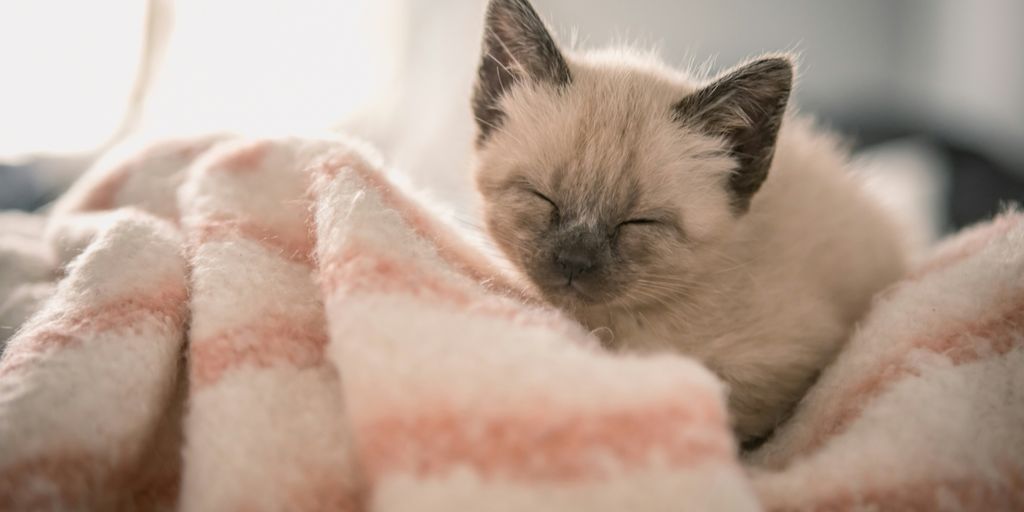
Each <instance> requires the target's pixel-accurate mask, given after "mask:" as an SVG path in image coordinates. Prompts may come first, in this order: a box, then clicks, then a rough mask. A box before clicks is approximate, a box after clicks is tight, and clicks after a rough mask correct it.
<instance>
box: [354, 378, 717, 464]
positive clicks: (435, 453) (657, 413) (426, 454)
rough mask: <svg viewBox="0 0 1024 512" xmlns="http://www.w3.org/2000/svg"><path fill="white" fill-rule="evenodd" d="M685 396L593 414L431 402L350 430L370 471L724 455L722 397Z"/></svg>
mask: <svg viewBox="0 0 1024 512" xmlns="http://www.w3.org/2000/svg"><path fill="white" fill-rule="evenodd" d="M673 400H678V398H675V399H673ZM687 400H688V401H687V403H686V404H685V405H682V404H679V403H678V402H672V403H663V404H658V405H653V406H647V407H641V408H637V409H633V410H624V411H610V412H600V413H582V412H574V411H566V410H565V409H563V408H561V407H549V406H544V405H538V406H537V408H536V409H534V410H529V411H520V412H518V413H516V412H512V413H506V414H503V415H502V416H500V417H492V418H481V417H479V416H478V415H475V414H473V413H472V412H469V413H459V412H455V411H451V410H447V409H446V408H445V406H443V405H440V404H435V405H434V406H433V407H431V408H430V409H429V412H421V413H420V414H403V415H400V416H398V415H396V416H391V417H385V418H379V419H374V420H371V421H368V422H364V423H362V424H360V425H357V432H356V439H357V441H358V449H359V454H360V457H361V460H362V462H363V463H364V464H365V466H366V469H367V470H368V473H369V475H370V478H372V479H380V478H382V477H385V476H387V475H388V474H389V473H408V474H412V475H416V476H419V477H423V476H428V475H433V476H438V475H442V474H444V473H445V472H447V471H449V470H451V469H454V468H456V467H460V466H469V467H470V468H472V469H473V470H475V471H477V472H479V473H480V474H481V475H482V476H483V477H485V478H506V479H515V480H527V481H577V480H586V479H601V478H614V477H616V476H619V473H618V471H619V470H629V469H634V468H644V467H652V468H653V467H659V466H660V464H666V465H668V466H669V467H672V468H682V467H687V468H689V467H694V466H697V465H701V464H707V463H710V462H716V463H720V464H731V463H732V459H733V455H734V447H733V444H732V439H731V437H730V436H729V435H728V434H727V432H726V425H725V414H724V412H723V411H722V407H721V405H720V404H719V403H718V402H717V401H716V400H713V399H711V398H710V397H708V396H707V395H705V394H699V395H696V396H688V397H687ZM609 466H611V467H609Z"/></svg>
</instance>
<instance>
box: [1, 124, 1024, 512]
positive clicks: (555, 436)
mask: <svg viewBox="0 0 1024 512" xmlns="http://www.w3.org/2000/svg"><path fill="white" fill-rule="evenodd" d="M446 219H447V216H446V215H445V214H444V212H442V211H440V210H439V209H438V208H436V206H435V205H433V204H432V203H431V202H430V201H429V200H427V199H425V198H423V197H421V196H420V195H418V194H417V193H416V192H415V191H414V190H412V189H410V188H409V187H407V186H402V185H400V184H399V182H398V181H396V180H395V179H394V178H393V177H392V175H391V174H390V173H388V172H386V171H385V170H384V169H383V168H382V167H381V165H380V164H379V163H378V162H377V161H376V159H374V158H373V157H372V156H370V153H369V151H367V150H366V149H365V148H362V147H360V146H359V145H358V144H356V143H353V142H350V141H342V140H329V139H324V140H312V139H279V140H278V139H275V140H247V139H235V138H230V137H219V136H217V137H206V138H196V139H189V140H181V141H163V142H160V143H157V144H152V145H147V146H144V147H135V148H132V147H130V146H129V147H123V148H121V149H119V150H117V151H115V152H112V153H111V154H110V155H108V156H107V157H105V158H104V159H102V160H101V161H100V162H98V163H97V164H96V165H95V166H94V167H93V168H92V169H91V170H90V171H88V173H87V174H86V175H84V176H83V177H82V178H81V180H80V181H79V182H78V183H76V185H75V186H74V187H73V188H72V189H71V190H70V191H68V193H67V194H66V195H65V196H64V197H63V198H62V199H61V200H60V201H59V203H58V204H57V205H56V206H55V208H54V209H53V211H52V213H51V214H50V216H49V218H48V219H46V221H45V225H43V224H41V221H39V220H38V219H12V218H11V217H9V216H8V217H3V218H0V227H3V234H2V235H0V258H3V261H5V262H9V263H10V264H9V265H8V264H7V263H5V269H3V271H2V273H0V285H2V286H3V289H0V305H3V309H0V315H6V316H3V317H2V318H3V319H4V320H3V321H4V322H5V323H6V325H7V326H8V327H9V328H10V329H12V330H13V331H14V332H15V334H14V335H13V336H12V337H11V338H10V339H9V340H8V341H7V343H6V346H5V347H4V350H3V356H2V360H0V509H2V510H187V511H192V510H341V511H396V512H399V511H425V512H430V511H453V510H456V511H462V510H467V511H468V510H473V511H513V510H514V511H521V510H530V511H624V510H626V511H670V510H671V511H675V510H729V511H732V510H736V511H746V510H780V511H781V510H1012V509H1024V392H1022V391H1021V390H1024V216H1022V215H1021V214H1019V213H1014V212H1012V211H1009V212H1007V213H1005V214H1003V215H1002V216H1000V217H999V218H997V219H995V220H993V221H991V222H989V223H986V224H983V225H980V226H978V227H976V228H973V229H971V230H968V231H966V232H964V233H961V234H959V235H957V236H955V237H953V238H951V239H950V240H947V241H946V242H945V243H944V244H943V245H941V246H940V247H938V248H936V249H935V250H934V252H933V254H932V255H931V256H930V257H929V258H927V259H926V260H925V261H924V262H923V263H922V264H921V265H919V266H918V267H917V268H916V270H915V271H914V273H913V274H912V275H910V276H908V277H907V278H906V279H905V280H904V281H902V282H900V283H898V284H897V285H895V286H893V287H892V288H890V289H888V290H886V291H885V292H884V293H882V294H881V296H879V297H878V298H877V299H876V301H875V304H874V306H873V308H872V311H871V313H870V314H869V315H868V316H867V318H865V319H864V320H863V322H862V323H861V325H860V326H859V328H858V329H857V331H856V333H855V334H854V335H853V337H852V339H851V340H850V342H849V344H848V346H847V347H846V349H845V350H844V351H843V352H842V354H841V355H840V356H839V358H838V359H837V361H836V362H835V363H834V364H833V365H832V366H831V367H829V368H828V369H827V370H826V371H825V372H824V373H823V374H822V376H821V378H820V381H819V382H818V383H817V384H816V385H815V386H814V388H813V389H812V391H811V392H810V394H809V395H808V396H807V397H806V399H805V400H804V401H803V402H802V403H801V404H800V407H799V408H798V410H797V411H796V413H795V414H794V416H793V417H792V418H791V419H790V420H789V421H788V422H787V423H786V424H784V425H783V426H781V427H780V429H779V430H778V432H777V434H776V435H775V436H774V437H773V438H772V439H771V440H770V441H769V442H768V443H767V444H765V445H764V446H763V447H762V448H761V449H760V450H758V451H757V452H755V453H753V454H749V455H748V456H745V457H744V458H742V459H741V457H740V456H739V454H738V449H737V446H736V443H735V440H734V439H733V438H732V436H731V434H730V431H729V428H728V418H727V414H726V410H725V406H724V401H723V397H724V396H725V394H726V393H727V392H728V390H727V389H725V388H724V387H723V386H722V385H721V384H720V383H719V381H718V380H717V379H715V377H714V376H713V375H712V374H710V373H709V372H708V371H707V370H705V369H704V368H703V367H702V366H701V365H699V364H698V363H696V362H695V361H692V360H689V359H687V358H686V357H683V356H679V355H660V356H644V357H640V356H633V355H623V354H612V353H608V352H606V351H604V350H602V349H601V348H600V346H599V345H598V344H597V343H596V341H595V340H594V339H593V338H592V337H591V336H590V334H589V333H587V332H584V331H583V330H582V329H581V328H580V327H579V326H578V325H576V324H574V323H573V322H572V321H571V320H569V319H567V318H566V317H564V316H562V315H561V314H559V313H558V312H557V311H554V310H551V309H549V308H546V307H544V306H543V305H542V304H540V303H539V302H538V301H536V300H535V299H534V298H533V297H532V295H531V294H530V292H529V291H528V289H527V288H526V287H523V286H520V284H519V283H517V282H516V281H515V280H514V279H513V278H512V277H511V276H510V274H509V273H507V272H505V271H503V270H502V269H503V267H502V266H501V264H500V262H497V261H494V260H492V259H491V258H490V257H489V256H488V254H489V253H488V252H487V251H485V250H481V249H480V248H479V247H477V246H476V245H475V244H473V243H471V242H469V241H468V240H471V239H472V237H468V236H467V235H466V233H464V230H463V229H460V228H459V227H456V225H455V224H452V223H449V222H447V220H446ZM15 220H22V221H27V222H30V223H35V224H32V225H30V226H29V227H28V228H24V227H23V228H21V229H11V228H10V226H11V225H14V224H16V223H15V222H14V221H15ZM18 225H20V226H25V225H26V224H25V223H24V222H22V223H20V224H18ZM40 233H42V236H40ZM12 269H13V270H12ZM25 269H27V270H25ZM26 317H28V319H27V320H25V321H24V322H23V323H22V320H23V319H24V318H26ZM12 324H13V325H12ZM0 339H2V338H0Z"/></svg>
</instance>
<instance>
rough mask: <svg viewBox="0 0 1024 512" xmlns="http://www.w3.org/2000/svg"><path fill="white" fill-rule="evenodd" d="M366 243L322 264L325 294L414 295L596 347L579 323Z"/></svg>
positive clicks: (432, 303)
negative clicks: (474, 287) (454, 279)
mask: <svg viewBox="0 0 1024 512" xmlns="http://www.w3.org/2000/svg"><path fill="white" fill-rule="evenodd" d="M370 247H371V246H370V245H368V244H363V243H360V242H359V241H356V240H353V241H351V242H350V243H349V244H348V245H347V246H346V247H345V248H343V249H342V250H341V251H339V252H338V253H337V254H335V255H334V258H333V259H331V260H328V261H324V262H321V269H322V270H321V273H320V279H321V280H322V287H323V290H324V294H325V295H326V296H329V297H339V298H344V297H348V298H355V297H358V296H360V295H376V296H380V295H386V294H393V295H403V296H407V297H415V298H417V299H419V300H421V301H422V302H423V304H425V305H427V304H429V305H430V307H437V306H443V307H448V308H451V309H454V310H456V311H462V312H465V313H467V314H472V315H482V316H487V317H490V318H497V319H500V320H502V321H506V322H509V323H512V324H515V325H523V326H534V327H541V328H544V329H547V330H549V331H551V332H553V333H555V334H557V335H559V336H562V337H563V338H565V339H566V340H567V341H570V342H574V343H577V344H581V345H584V346H593V345H595V341H594V340H593V339H591V338H590V337H588V336H586V334H585V333H584V332H583V330H582V329H580V328H579V327H577V324H575V323H574V322H571V321H569V320H568V319H566V318H564V317H563V316H561V314H560V313H558V312H555V311H552V310H549V309H543V308H536V307H531V306H527V305H523V304H520V303H518V302H512V301H511V299H507V298H503V297H500V296H495V295H490V294H488V293H486V292H483V291H480V292H476V291H475V290H471V289H467V287H466V286H460V285H459V284H457V283H454V282H452V280H451V279H446V278H442V277H440V276H438V275H437V274H436V273H434V272H430V271H429V270H427V269H425V268H423V266H422V265H421V264H420V262H418V261H415V260H412V259H405V258H402V259H399V258H395V257H392V256H390V254H389V253H390V252H391V251H386V250H380V249H377V250H375V249H372V248H370ZM341 309H342V310H343V309H344V306H341Z"/></svg>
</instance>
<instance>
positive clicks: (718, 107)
mask: <svg viewBox="0 0 1024 512" xmlns="http://www.w3.org/2000/svg"><path fill="white" fill-rule="evenodd" d="M792 74H793V72H792V64H791V62H790V60H789V59H788V58H786V57H778V56H775V57H767V58H762V59H760V60H756V61H753V62H750V63H748V64H746V65H743V66H740V67H738V68H736V69H734V70H732V71H730V72H728V73H726V74H724V75H723V76H721V77H719V78H718V79H716V80H714V81H712V82H711V83H710V84H706V85H703V86H697V85H694V84H691V83H689V82H688V81H687V80H686V79H685V78H684V77H682V76H680V75H677V74H675V73H674V72H672V71H669V70H666V69H663V68H661V67H659V66H658V65H656V64H645V63H644V62H643V61H641V60H638V59H635V58H632V57H628V56H625V57H618V58H616V57H608V56H603V57H601V56H598V57H595V56H588V57H580V58H576V57H573V58H570V57H569V56H567V55H566V54H565V53H563V52H562V51H560V50H559V48H558V46H557V45H556V43H555V42H554V40H553V39H552V37H551V35H550V34H549V33H548V31H547V29H546V28H545V26H544V23H543V22H542V21H541V20H540V18H539V17H538V15H537V13H536V12H535V11H534V10H533V8H532V7H531V6H530V4H529V3H528V2H527V1H526V0H492V1H491V2H490V5H489V6H488V9H487V17H486V25H485V29H484V38H483V56H482V60H481V63H480V68H479V74H478V80H477V83H476V87H475V90H474V94H473V110H474V114H475V116H476V119H477V126H478V133H477V140H476V147H477V155H476V157H477V158H476V179H477V184H478V188H479V190H480V192H481V193H482V194H483V196H484V199H485V201H484V204H485V217H486V223H487V227H488V230H489V231H490V233H491V235H492V237H493V238H494V239H495V240H496V241H497V243H498V245H499V246H500V247H501V248H502V250H503V251H504V252H505V253H506V254H507V255H508V256H509V258H510V259H511V260H512V262H513V263H515V264H516V265H517V266H518V267H519V268H520V269H521V270H522V271H523V272H524V273H525V274H527V275H528V276H529V277H530V278H531V280H532V281H533V282H534V283H535V284H536V285H537V287H538V288H539V289H540V291H541V292H542V293H543V294H544V295H545V296H546V297H547V298H548V299H550V300H551V301H552V302H554V303H556V304H559V305H563V306H570V307H577V306H580V307H585V306H587V305H595V304H601V305H608V306H615V305H636V304H637V303H642V302H651V303H655V302H657V301H660V300H664V298H665V297H666V296H668V295H678V294H685V293H686V290H687V289H688V286H690V284H691V283H692V282H697V281H699V280H700V274H701V273H702V272H706V271H707V269H708V264H709V262H710V261H712V260H715V255H716V254H718V252H717V251H716V248H715V242H716V240H718V239H720V238H722V235H723V233H725V232H727V231H728V230H729V229H730V228H731V227H732V224H733V223H734V222H736V221H737V219H738V218H739V217H741V216H743V215H744V214H745V213H746V211H747V210H748V208H749V207H750V202H751V199H752V197H753V196H754V194H755V193H756V192H757V190H758V189H759V188H760V186H761V184H762V182H763V181H764V179H765V178H766V176H767V173H768V169H769V167H770V165H771V160H772V156H773V153H774V145H775V139H776V135H777V133H778V129H779V125H780V123H781V121H782V118H783V114H784V111H785V107H786V102H787V99H788V97H789V91H790V87H791V82H792Z"/></svg>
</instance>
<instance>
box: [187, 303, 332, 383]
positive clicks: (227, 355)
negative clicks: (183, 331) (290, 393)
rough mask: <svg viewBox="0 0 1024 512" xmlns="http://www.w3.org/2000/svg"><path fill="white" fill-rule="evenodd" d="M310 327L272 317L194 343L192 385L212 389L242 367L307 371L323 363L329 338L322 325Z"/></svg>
mask: <svg viewBox="0 0 1024 512" xmlns="http://www.w3.org/2000/svg"><path fill="white" fill-rule="evenodd" d="M316 323H317V324H322V323H323V322H322V321H320V322H316ZM307 324H308V323H307V322H298V321H295V320H294V319H285V318H273V317H271V318H264V319H263V320H261V321H260V323H259V324H258V325H251V326H242V327H237V328H234V329H228V330H225V331H223V332H221V333H219V334H216V335H213V336H209V337H205V338H201V339H196V340H192V344H191V348H190V350H191V357H190V363H191V367H190V371H191V381H192V383H193V384H195V385H197V386H199V387H205V386H209V385H212V384H215V383H216V382H217V381H219V380H220V379H221V377H223V376H224V374H226V373H227V372H229V371H231V370H233V369H236V368H241V367H255V368H270V367H280V366H292V367H295V368H299V369H304V368H311V367H314V366H318V365H320V364H322V362H323V360H324V358H323V350H324V346H326V345H327V336H326V335H325V334H324V332H323V330H322V325H316V326H315V327H309V326H307Z"/></svg>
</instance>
